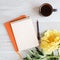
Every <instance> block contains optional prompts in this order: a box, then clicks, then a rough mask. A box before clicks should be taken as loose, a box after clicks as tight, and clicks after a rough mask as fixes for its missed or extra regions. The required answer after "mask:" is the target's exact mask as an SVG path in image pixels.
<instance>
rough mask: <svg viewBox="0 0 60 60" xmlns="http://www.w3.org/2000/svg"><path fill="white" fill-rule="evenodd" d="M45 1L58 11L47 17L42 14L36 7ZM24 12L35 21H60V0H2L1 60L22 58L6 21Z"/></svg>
mask: <svg viewBox="0 0 60 60" xmlns="http://www.w3.org/2000/svg"><path fill="white" fill-rule="evenodd" d="M45 2H47V3H50V4H52V6H53V8H57V9H58V11H57V12H56V13H53V14H52V15H51V16H49V17H47V18H46V17H42V16H40V15H39V13H38V12H39V9H37V8H36V7H39V6H40V5H41V4H43V3H45ZM22 14H26V15H28V16H30V17H31V18H33V19H34V21H35V22H36V20H37V19H38V20H39V21H42V20H43V21H49V20H51V21H52V20H53V21H60V0H58V1H57V0H0V60H20V59H19V57H18V55H17V54H16V53H15V52H14V49H13V47H12V43H11V41H10V39H9V37H8V34H7V32H6V29H5V27H4V22H6V21H9V20H11V19H12V18H15V17H17V16H20V15H22Z"/></svg>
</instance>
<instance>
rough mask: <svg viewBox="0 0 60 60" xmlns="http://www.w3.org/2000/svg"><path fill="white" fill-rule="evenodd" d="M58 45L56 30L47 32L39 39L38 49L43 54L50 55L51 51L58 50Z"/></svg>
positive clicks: (59, 37) (59, 36) (58, 38)
mask: <svg viewBox="0 0 60 60" xmlns="http://www.w3.org/2000/svg"><path fill="white" fill-rule="evenodd" d="M59 44H60V32H59V31H56V30H48V31H47V32H45V33H44V36H43V37H42V38H41V42H40V48H41V49H42V50H43V52H44V53H45V54H50V53H52V51H54V50H56V49H58V45H59Z"/></svg>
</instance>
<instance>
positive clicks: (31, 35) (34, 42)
mask: <svg viewBox="0 0 60 60" xmlns="http://www.w3.org/2000/svg"><path fill="white" fill-rule="evenodd" d="M11 27H12V30H13V33H14V37H15V40H16V43H17V46H18V49H19V51H22V50H26V49H30V48H33V47H36V46H38V45H39V43H38V39H37V36H36V32H35V29H34V26H33V23H32V19H23V20H19V21H15V22H12V23H11Z"/></svg>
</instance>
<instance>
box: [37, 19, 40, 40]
mask: <svg viewBox="0 0 60 60" xmlns="http://www.w3.org/2000/svg"><path fill="white" fill-rule="evenodd" d="M37 38H38V40H40V33H39V22H38V20H37Z"/></svg>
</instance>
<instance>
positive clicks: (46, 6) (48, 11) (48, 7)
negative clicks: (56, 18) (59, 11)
mask: <svg viewBox="0 0 60 60" xmlns="http://www.w3.org/2000/svg"><path fill="white" fill-rule="evenodd" d="M52 9H53V8H52V6H51V5H50V4H44V5H43V6H42V7H41V11H40V13H41V14H42V15H43V16H49V15H50V14H51V13H52Z"/></svg>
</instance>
